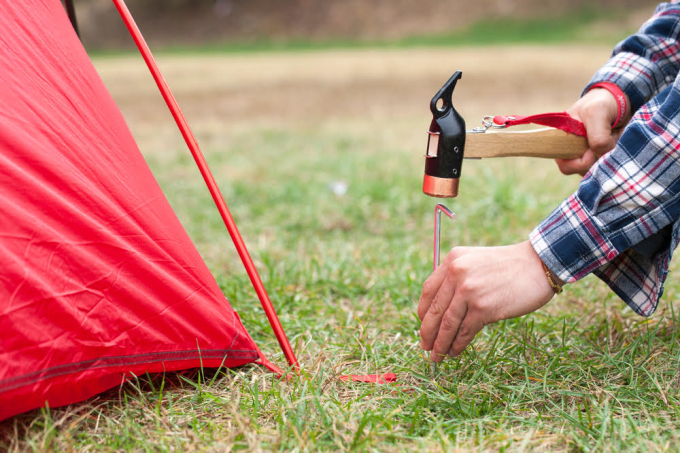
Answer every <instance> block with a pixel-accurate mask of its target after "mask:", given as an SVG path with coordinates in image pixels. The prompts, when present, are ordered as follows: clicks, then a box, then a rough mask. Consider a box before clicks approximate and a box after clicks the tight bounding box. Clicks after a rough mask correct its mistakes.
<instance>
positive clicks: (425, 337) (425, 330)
mask: <svg viewBox="0 0 680 453" xmlns="http://www.w3.org/2000/svg"><path fill="white" fill-rule="evenodd" d="M453 267H454V265H453V263H452V264H451V265H449V266H446V268H445V269H446V270H447V273H446V278H445V279H444V281H443V282H442V284H441V286H440V287H439V291H437V295H436V296H435V297H434V299H433V300H432V303H431V304H430V307H429V308H428V310H427V313H426V314H425V316H423V321H422V323H421V325H420V346H421V347H422V348H423V349H424V350H425V351H430V350H432V345H433V344H434V340H435V338H437V332H438V331H439V325H440V323H441V321H442V316H444V313H446V310H447V309H448V308H449V304H450V303H451V299H452V298H453V294H454V278H455V275H454V272H452V268H453Z"/></svg>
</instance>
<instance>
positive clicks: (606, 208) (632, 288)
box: [530, 78, 680, 316]
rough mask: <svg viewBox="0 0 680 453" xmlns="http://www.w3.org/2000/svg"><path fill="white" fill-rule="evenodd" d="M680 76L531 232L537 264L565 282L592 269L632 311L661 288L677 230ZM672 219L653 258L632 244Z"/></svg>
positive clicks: (646, 308) (651, 301)
mask: <svg viewBox="0 0 680 453" xmlns="http://www.w3.org/2000/svg"><path fill="white" fill-rule="evenodd" d="M678 219H680V78H676V80H675V81H674V83H673V84H672V85H670V86H668V87H667V88H666V89H664V90H663V91H662V92H661V93H660V94H658V95H657V96H656V97H654V98H653V99H652V100H651V101H650V102H648V103H647V104H645V105H644V106H643V107H642V108H641V109H640V110H639V111H638V112H637V113H636V114H635V115H634V116H633V118H632V120H631V122H630V123H629V125H628V126H627V127H626V129H625V130H624V132H623V134H622V135H621V138H620V139H619V142H618V143H617V145H616V148H614V149H613V150H612V151H610V152H609V153H607V154H605V155H604V156H603V157H602V158H601V159H600V160H598V161H597V163H596V164H595V165H593V167H592V168H591V170H590V172H589V173H588V174H586V176H585V177H584V178H583V180H582V181H581V184H580V185H579V188H578V190H577V191H576V192H575V193H574V194H573V195H571V196H570V197H569V198H568V199H566V200H565V201H564V202H562V204H561V205H560V206H559V207H558V208H557V209H556V210H555V211H553V212H552V214H550V216H548V218H547V219H545V220H544V221H543V222H541V224H539V225H538V226H537V227H536V228H535V229H534V231H533V232H532V233H531V234H530V240H531V243H532V245H533V247H534V249H535V250H536V252H537V253H538V255H539V256H540V257H541V259H542V260H543V262H544V263H545V264H546V266H548V268H550V269H551V270H552V271H553V272H555V274H556V275H557V276H558V277H559V278H560V279H562V280H563V281H566V282H574V281H577V280H579V279H581V278H583V277H584V276H586V275H587V274H589V273H591V272H595V273H596V275H597V276H598V277H600V278H601V279H602V280H604V281H605V282H606V283H607V284H608V285H609V286H610V287H611V288H612V290H614V292H616V293H617V294H618V295H619V296H620V297H621V298H622V299H623V300H624V301H626V302H627V303H628V305H629V306H630V307H631V308H633V310H635V311H636V312H637V313H639V314H641V315H645V316H649V315H651V314H652V313H653V312H654V311H655V310H656V307H657V305H658V301H659V298H660V297H661V295H662V293H663V284H664V281H665V279H666V276H667V273H668V264H669V262H670V259H671V256H672V253H673V250H674V249H675V247H676V246H677V244H678V233H679V231H680V222H679V221H678ZM667 225H672V229H673V231H672V235H671V241H670V243H669V244H668V245H667V246H666V247H662V248H661V250H659V251H658V252H657V253H655V254H654V255H653V256H651V257H647V256H644V255H642V254H641V253H639V252H637V251H635V250H634V249H632V248H631V247H633V246H634V245H636V244H638V243H640V242H641V241H643V240H644V239H646V238H648V237H650V236H652V235H653V234H655V233H657V232H658V231H660V230H661V229H662V228H664V227H666V226H667Z"/></svg>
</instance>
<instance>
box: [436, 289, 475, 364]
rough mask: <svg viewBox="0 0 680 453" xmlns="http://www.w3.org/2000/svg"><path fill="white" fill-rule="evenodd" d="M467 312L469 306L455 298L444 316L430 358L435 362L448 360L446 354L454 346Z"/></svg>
mask: <svg viewBox="0 0 680 453" xmlns="http://www.w3.org/2000/svg"><path fill="white" fill-rule="evenodd" d="M466 312H467V305H466V304H465V303H464V302H463V301H462V300H461V298H459V297H454V298H453V300H452V301H451V304H450V305H449V308H448V309H447V310H446V313H444V316H442V321H441V324H440V325H439V331H438V332H437V338H436V339H435V341H434V346H433V348H432V353H431V354H430V358H431V359H432V361H433V362H441V361H442V360H444V359H445V358H446V353H447V352H448V350H449V348H451V345H452V344H453V339H454V338H456V334H457V333H458V331H459V329H460V326H461V323H462V322H463V319H464V318H465V313H466Z"/></svg>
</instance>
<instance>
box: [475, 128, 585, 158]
mask: <svg viewBox="0 0 680 453" xmlns="http://www.w3.org/2000/svg"><path fill="white" fill-rule="evenodd" d="M586 149H588V140H587V139H586V138H585V137H581V136H578V135H573V134H567V133H566V132H564V131H561V130H559V129H553V128H551V127H548V128H544V129H532V130H526V131H507V130H505V129H497V130H493V129H489V130H488V131H486V132H483V133H482V132H480V133H468V134H466V136H465V150H464V154H463V156H464V157H511V156H524V157H544V158H547V159H575V158H577V157H581V156H582V155H583V153H584V152H585V151H586Z"/></svg>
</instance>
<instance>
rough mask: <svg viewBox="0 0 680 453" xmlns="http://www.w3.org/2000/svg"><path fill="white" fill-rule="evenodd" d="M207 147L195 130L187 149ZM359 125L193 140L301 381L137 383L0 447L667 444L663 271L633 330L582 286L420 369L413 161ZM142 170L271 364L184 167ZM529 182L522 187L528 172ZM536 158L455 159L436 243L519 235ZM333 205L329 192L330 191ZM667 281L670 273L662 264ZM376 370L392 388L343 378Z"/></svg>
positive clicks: (201, 193) (672, 403) (426, 254)
mask: <svg viewBox="0 0 680 453" xmlns="http://www.w3.org/2000/svg"><path fill="white" fill-rule="evenodd" d="M204 141H205V142H206V143H210V137H209V136H208V137H204ZM388 143H391V142H390V141H389V140H387V139H385V138H384V137H382V136H380V134H374V133H371V132H370V131H368V130H366V129H365V128H358V129H356V130H354V129H352V127H349V126H348V127H346V128H344V129H332V128H321V129H319V130H308V129H298V130H289V129H268V130H258V129H254V128H253V129H252V130H244V131H242V132H238V133H234V134H233V137H232V141H231V142H230V144H229V145H228V146H226V147H224V148H220V149H212V148H210V146H208V147H206V153H207V155H208V156H209V160H210V163H211V164H212V167H213V172H214V174H215V175H216V177H217V178H218V179H219V181H220V183H221V187H222V190H223V191H224V194H225V196H226V199H227V201H228V203H229V204H230V207H231V209H232V212H233V214H234V216H235V218H236V220H237V223H238V225H239V227H240V229H241V233H242V234H243V236H244V238H245V239H246V241H247V242H248V244H249V246H250V249H251V252H252V253H253V255H254V257H255V259H256V262H257V266H258V268H259V269H260V271H261V275H262V278H263V280H264V283H265V285H266V287H267V288H268V290H269V292H270V294H271V296H272V299H273V301H274V303H275V305H276V307H277V309H278V311H279V313H280V315H281V321H282V323H283V325H284V326H285V328H286V330H287V333H288V336H289V338H290V339H291V341H292V343H293V344H294V345H295V350H296V353H297V354H298V358H299V359H300V361H301V363H302V364H303V367H304V371H303V372H302V373H301V374H300V375H299V376H295V377H294V378H293V379H292V380H279V379H277V378H276V377H274V376H272V375H271V374H269V373H268V372H267V371H266V370H264V369H263V368H261V367H258V366H245V367H241V368H238V369H221V370H218V371H216V370H193V371H189V372H185V373H183V374H170V375H167V376H162V375H156V376H140V377H139V379H137V380H132V381H130V382H129V383H127V384H125V385H124V386H122V387H121V388H116V389H112V390H111V391H109V392H107V393H105V394H102V395H100V396H98V397H97V398H94V399H92V400H90V401H87V402H84V403H82V404H76V405H73V406H71V407H68V408H59V409H52V410H50V409H44V410H43V411H34V412H32V413H29V414H24V415H21V416H18V417H15V418H14V419H12V420H9V421H6V422H4V423H3V424H0V450H5V449H9V450H13V451H18V450H53V451H62V450H81V449H89V450H105V451H106V450H136V451H151V450H153V451H156V450H226V449H235V450H283V451H288V450H296V451H308V450H341V451H345V450H376V451H384V450H388V451H394V450H415V449H418V450H435V451H437V450H441V451H450V450H455V449H461V450H468V449H475V450H494V451H497V450H501V451H505V450H513V451H514V450H523V449H537V448H549V449H551V450H561V451H573V450H588V451H589V450H606V451H624V450H625V451H649V450H674V449H676V448H677V445H678V440H680V426H679V424H678V418H679V416H680V414H679V413H678V412H679V411H678V407H679V406H678V403H679V399H680V397H679V395H678V388H679V387H680V385H679V379H680V374H679V371H678V370H679V366H680V343H679V342H678V339H679V337H680V330H679V329H678V327H677V316H678V313H677V311H674V310H676V309H677V308H675V309H674V308H673V305H672V302H673V301H674V296H675V294H676V293H677V291H678V288H679V287H680V286H679V285H678V282H677V281H675V279H674V277H673V274H671V278H670V281H669V284H668V287H667V292H666V296H665V300H664V301H662V304H661V307H662V308H661V309H660V311H659V313H657V315H655V316H654V317H653V318H652V319H650V320H647V319H644V318H641V317H638V316H636V315H634V314H633V313H632V312H631V311H630V310H629V309H626V308H625V305H624V304H623V303H622V302H621V301H619V300H618V299H617V298H616V297H615V296H613V295H611V294H610V293H609V292H608V291H607V289H606V288H605V287H604V285H603V284H601V283H600V282H598V281H597V280H596V279H594V278H586V279H585V280H584V281H581V282H580V283H579V284H577V285H572V286H569V287H568V288H567V289H566V291H565V293H564V294H563V295H561V296H559V297H556V298H555V299H554V300H553V301H552V302H551V303H550V304H548V306H546V307H545V308H544V309H542V310H541V311H539V312H538V313H534V314H532V315H529V316H526V317H524V318H521V319H515V320H509V321H505V322H501V323H498V324H496V325H492V326H488V327H487V328H485V329H484V330H483V332H482V333H481V334H480V335H479V336H478V337H477V339H476V340H475V341H474V343H473V345H472V347H471V348H469V349H468V350H467V351H466V352H465V353H464V354H463V355H462V356H460V357H459V358H457V359H453V360H447V361H446V362H444V363H443V364H442V365H441V366H440V367H439V371H438V373H437V375H436V376H433V375H432V374H431V373H430V366H429V362H428V361H427V360H426V359H425V358H424V356H423V354H422V352H421V351H420V350H419V348H418V344H419V339H418V335H417V331H418V328H419V326H418V322H417V319H416V318H415V316H414V309H415V304H416V301H417V299H418V296H419V293H420V286H421V284H422V282H423V280H424V279H425V278H426V276H427V275H428V274H429V272H430V268H431V265H432V263H431V259H432V257H431V228H432V217H433V208H434V205H435V201H434V200H432V199H429V198H427V197H425V196H424V195H422V194H421V193H420V183H421V179H420V178H421V166H422V162H421V160H422V157H420V152H418V151H414V150H413V149H410V148H409V147H407V146H406V145H403V146H396V147H395V146H392V145H388ZM172 155H173V156H176V157H173V158H172V159H170V161H169V160H168V158H167V157H165V158H164V159H163V160H160V159H158V158H155V157H154V155H150V156H149V157H148V159H149V162H150V165H151V167H152V169H153V170H154V172H155V174H156V175H157V177H158V178H159V181H160V183H161V185H162V187H163V189H164V191H165V192H166V194H167V195H168V198H169V199H170V201H171V203H172V205H173V206H174V207H175V209H176V211H177V213H178V215H179V217H180V219H181V220H182V222H183V224H184V225H185V227H186V228H187V230H188V231H189V233H190V235H191V236H192V238H193V239H194V240H195V242H196V244H197V246H198V248H199V250H200V251H201V253H202V254H203V256H204V257H205V259H206V261H207V263H208V265H209V266H210V268H211V270H212V271H213V273H214V275H215V276H216V278H217V281H218V283H219V285H220V287H221V288H222V289H223V290H224V292H225V294H226V295H227V297H228V298H229V300H230V301H231V302H232V304H233V306H234V307H235V308H236V309H237V310H238V311H239V313H240V315H241V317H242V318H243V321H244V324H245V325H246V326H247V328H248V329H249V331H250V333H251V334H252V336H253V337H254V338H255V339H256V341H257V342H258V343H259V345H260V346H261V348H262V349H263V350H264V351H265V352H266V353H267V354H268V355H269V356H270V358H272V359H273V360H274V361H276V362H277V363H279V364H284V360H283V358H282V354H281V353H280V352H279V351H278V346H277V343H276V341H275V339H274V337H273V335H272V333H271V330H270V328H269V326H268V324H267V321H266V319H265V317H264V316H263V312H262V309H261V308H260V307H259V303H258V302H257V300H256V298H255V296H254V293H253V291H252V288H251V287H250V284H249V283H248V280H247V278H246V276H245V275H244V273H243V271H242V270H241V266H240V264H239V263H238V261H237V258H236V255H235V253H234V252H233V251H232V248H233V247H232V246H231V245H230V241H229V239H228V237H227V233H226V231H225V230H224V227H223V226H222V224H221V221H220V219H219V216H218V215H217V213H216V212H215V209H214V207H213V206H212V205H211V201H210V199H209V196H208V195H207V191H206V189H205V188H204V186H203V184H202V182H201V181H200V180H199V177H198V175H197V171H196V170H195V169H194V168H193V164H192V163H191V162H190V161H189V159H188V158H187V157H186V155H185V151H183V150H179V149H178V150H177V151H176V154H174V153H173V154H172ZM528 175H530V176H528ZM557 175H558V173H557V171H556V169H555V168H554V166H553V164H552V163H550V162H542V163H536V162H534V161H529V160H523V159H512V160H497V161H469V162H466V163H465V168H464V180H463V184H462V186H461V187H462V189H461V194H460V196H459V198H457V199H454V200H451V201H450V202H447V204H448V205H449V206H450V207H451V208H452V209H453V210H454V211H456V212H457V213H458V215H459V217H458V220H457V221H456V222H450V223H448V224H446V228H445V231H444V233H443V234H444V240H443V242H444V248H445V249H446V248H448V247H451V246H453V245H455V244H466V245H471V244H482V245H500V244H507V243H512V242H515V241H519V240H523V239H524V238H525V237H526V235H527V234H528V232H529V230H530V229H531V227H532V226H533V225H535V224H536V223H537V222H539V221H540V220H541V219H542V218H543V217H544V216H545V215H546V214H547V213H548V212H549V211H550V209H552V207H554V206H555V205H556V203H557V202H558V201H559V200H561V199H562V198H563V197H564V196H565V195H567V194H568V193H570V191H571V190H573V188H574V187H575V185H576V181H575V180H574V179H567V178H562V177H558V176H557ZM338 180H342V181H346V182H347V183H348V192H347V194H346V195H344V196H337V195H334V194H333V193H332V192H331V191H330V190H329V183H331V182H332V181H338ZM673 269H677V266H675V267H674V268H673ZM378 372H395V373H397V374H398V378H399V380H398V382H397V383H396V384H395V385H382V386H375V385H370V384H353V383H343V382H340V381H339V380H338V379H337V378H338V376H339V375H341V374H347V373H357V374H364V373H378Z"/></svg>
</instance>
